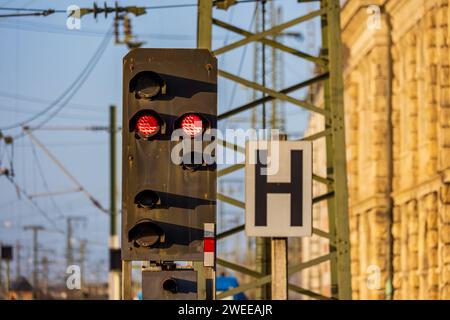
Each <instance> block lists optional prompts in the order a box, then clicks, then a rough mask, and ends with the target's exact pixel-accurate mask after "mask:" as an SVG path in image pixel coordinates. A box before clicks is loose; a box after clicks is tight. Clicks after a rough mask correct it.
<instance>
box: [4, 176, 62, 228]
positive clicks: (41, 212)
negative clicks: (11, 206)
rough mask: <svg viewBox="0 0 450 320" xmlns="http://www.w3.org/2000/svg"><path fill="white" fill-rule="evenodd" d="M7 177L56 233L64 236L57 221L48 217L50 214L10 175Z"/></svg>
mask: <svg viewBox="0 0 450 320" xmlns="http://www.w3.org/2000/svg"><path fill="white" fill-rule="evenodd" d="M5 177H6V179H8V181H9V182H11V183H12V185H13V186H14V187H15V188H16V190H17V191H18V192H19V193H20V194H22V195H23V196H24V197H25V198H26V199H27V200H28V201H29V202H30V203H31V204H32V205H33V207H35V208H36V209H37V210H38V212H39V214H40V215H42V216H43V217H44V218H45V220H47V221H48V222H49V223H50V224H51V225H52V226H53V227H54V228H55V231H57V232H58V233H62V234H64V231H62V230H61V229H58V227H57V225H56V223H55V221H54V220H53V219H51V218H50V217H49V216H48V214H47V213H46V212H45V211H44V210H43V209H42V208H41V207H40V206H39V205H38V204H37V203H36V202H34V201H33V200H32V199H31V198H30V197H29V196H28V193H27V192H26V191H25V190H24V189H22V188H21V187H20V186H19V185H18V184H17V183H16V182H15V181H14V179H13V178H12V177H11V176H9V175H7V176H5Z"/></svg>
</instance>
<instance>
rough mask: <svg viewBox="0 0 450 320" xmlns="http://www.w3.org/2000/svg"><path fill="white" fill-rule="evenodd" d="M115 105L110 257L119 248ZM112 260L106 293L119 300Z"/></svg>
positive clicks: (111, 131) (112, 114)
mask: <svg viewBox="0 0 450 320" xmlns="http://www.w3.org/2000/svg"><path fill="white" fill-rule="evenodd" d="M116 109H117V108H116V106H110V107H109V143H110V145H109V151H110V201H111V203H110V211H111V212H110V215H111V219H110V229H109V251H110V259H113V257H114V255H113V254H112V252H113V251H115V250H118V249H119V237H118V235H117V200H116V195H117V170H116V169H117V161H116V156H117V152H116V134H117V125H116ZM113 265H114V264H113V263H112V261H110V263H109V274H108V295H109V299H110V300H120V293H121V289H120V282H121V279H120V272H119V271H117V270H113V268H112V266H113Z"/></svg>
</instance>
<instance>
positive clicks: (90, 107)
mask: <svg viewBox="0 0 450 320" xmlns="http://www.w3.org/2000/svg"><path fill="white" fill-rule="evenodd" d="M103 35H104V33H103ZM0 96H2V97H6V98H11V99H14V100H22V101H28V102H32V103H40V104H47V103H52V101H51V100H49V99H43V98H39V97H33V96H28V95H23V94H13V93H9V92H5V91H1V90H0ZM68 107H70V108H71V109H79V110H83V111H91V112H98V113H102V114H104V112H103V111H100V110H96V109H93V108H95V107H96V106H95V105H88V104H81V103H71V104H70V105H68Z"/></svg>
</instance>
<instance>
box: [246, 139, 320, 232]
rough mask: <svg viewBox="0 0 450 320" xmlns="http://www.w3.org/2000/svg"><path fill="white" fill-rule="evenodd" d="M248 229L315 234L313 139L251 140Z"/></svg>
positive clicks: (247, 170)
mask: <svg viewBox="0 0 450 320" xmlns="http://www.w3.org/2000/svg"><path fill="white" fill-rule="evenodd" d="M245 232H246V234H247V236H256V237H305V236H311V235H312V142H310V141H276V140H271V141H247V144H246V157H245Z"/></svg>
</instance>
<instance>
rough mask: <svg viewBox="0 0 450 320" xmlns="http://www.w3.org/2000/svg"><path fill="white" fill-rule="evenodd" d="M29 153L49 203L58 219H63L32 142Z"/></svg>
mask: <svg viewBox="0 0 450 320" xmlns="http://www.w3.org/2000/svg"><path fill="white" fill-rule="evenodd" d="M31 151H32V153H33V156H34V159H35V163H36V165H37V168H38V172H39V175H40V176H41V179H42V183H43V185H44V188H45V189H46V190H47V192H48V193H49V199H50V202H51V203H52V205H53V207H54V208H55V209H56V211H57V212H58V214H59V218H65V216H64V215H63V214H62V211H61V208H60V207H58V205H57V204H56V201H55V198H54V197H53V195H52V194H51V191H50V188H49V186H48V182H47V178H46V177H45V174H44V170H43V169H42V166H41V162H40V161H39V157H38V155H37V152H36V147H35V145H34V143H32V142H31Z"/></svg>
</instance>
